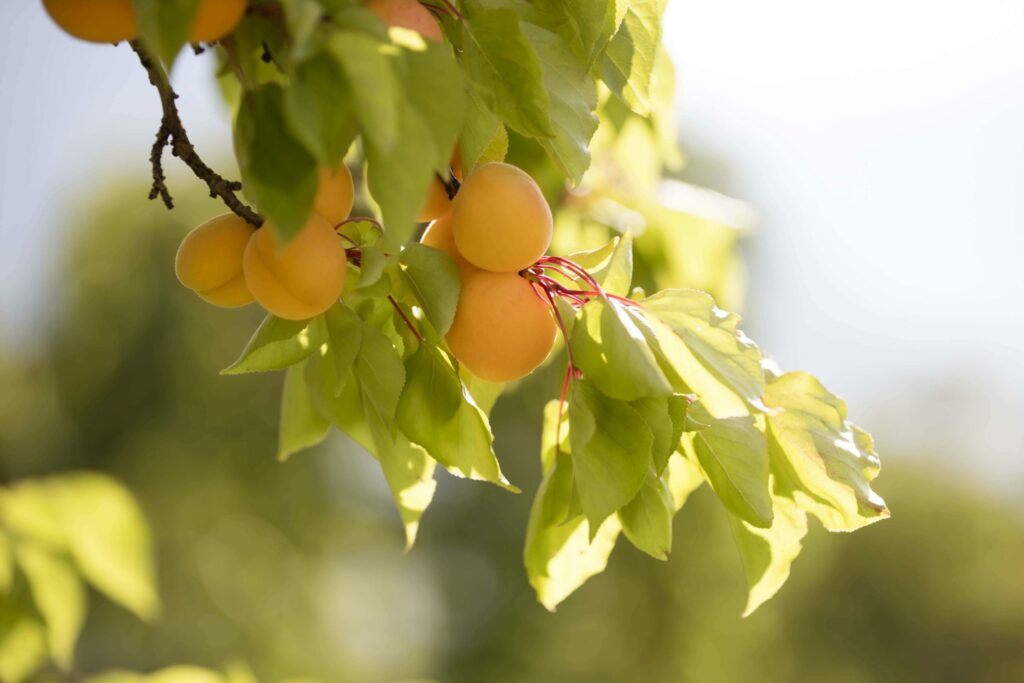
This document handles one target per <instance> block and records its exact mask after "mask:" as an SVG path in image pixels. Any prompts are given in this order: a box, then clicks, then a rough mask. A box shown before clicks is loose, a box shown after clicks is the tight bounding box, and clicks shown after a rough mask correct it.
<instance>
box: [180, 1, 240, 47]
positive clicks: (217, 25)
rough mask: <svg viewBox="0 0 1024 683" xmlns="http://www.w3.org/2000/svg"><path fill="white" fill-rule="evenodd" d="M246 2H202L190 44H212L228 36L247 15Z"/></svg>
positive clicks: (190, 35)
mask: <svg viewBox="0 0 1024 683" xmlns="http://www.w3.org/2000/svg"><path fill="white" fill-rule="evenodd" d="M245 4H246V0H200V2H199V7H198V9H197V10H196V19H195V21H194V22H193V24H192V30H191V31H189V34H188V40H189V42H190V43H212V42H213V41H215V40H220V39H221V38H223V37H224V36H226V35H228V34H229V33H231V32H232V31H234V30H235V28H236V27H237V26H238V23H239V22H240V21H242V17H243V16H244V15H245Z"/></svg>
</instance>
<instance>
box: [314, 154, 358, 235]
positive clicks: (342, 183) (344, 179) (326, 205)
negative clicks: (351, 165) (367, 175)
mask: <svg viewBox="0 0 1024 683" xmlns="http://www.w3.org/2000/svg"><path fill="white" fill-rule="evenodd" d="M317 177H318V179H319V180H318V184H317V191H316V199H315V200H314V201H313V212H314V213H316V214H317V215H318V216H320V217H321V218H323V219H324V220H325V221H327V222H328V223H330V224H331V225H337V224H338V223H341V222H342V221H343V220H345V219H346V218H348V215H349V213H350V212H351V211H352V203H353V202H354V201H355V193H356V191H355V186H353V184H352V173H351V172H350V171H349V170H348V166H346V165H345V164H342V165H341V166H339V167H338V169H337V170H336V171H332V170H331V169H329V168H326V167H321V168H320V171H319V174H318V176H317Z"/></svg>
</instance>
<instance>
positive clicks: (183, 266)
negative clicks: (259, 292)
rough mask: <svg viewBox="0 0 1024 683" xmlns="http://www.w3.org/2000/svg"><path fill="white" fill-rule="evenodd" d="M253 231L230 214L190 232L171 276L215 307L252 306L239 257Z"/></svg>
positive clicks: (181, 247)
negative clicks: (173, 275) (173, 274)
mask: <svg viewBox="0 0 1024 683" xmlns="http://www.w3.org/2000/svg"><path fill="white" fill-rule="evenodd" d="M255 231H256V229H255V228H254V227H253V226H251V225H249V224H248V223H246V222H245V221H244V220H242V219H241V218H239V217H238V216H236V215H234V214H232V213H229V214H225V215H223V216H217V217H216V218H213V219H211V220H209V221H207V222H205V223H203V224H202V225H200V226H199V227H197V228H196V229H194V230H193V231H192V232H190V233H189V234H188V235H187V236H186V237H185V239H184V240H182V242H181V246H179V247H178V254H177V256H176V257H175V259H174V272H175V274H176V275H177V276H178V280H179V281H181V284H183V285H185V286H186V287H188V288H189V289H191V290H193V291H194V292H195V293H196V294H198V295H199V296H200V297H202V298H203V299H204V300H206V301H208V302H209V303H211V304H213V305H215V306H221V307H224V308H236V307H238V306H244V305H246V304H248V303H252V301H253V296H252V293H251V292H250V291H249V288H248V287H247V286H246V284H245V278H244V277H243V275H242V254H243V253H244V252H245V247H246V245H247V244H248V243H249V238H250V237H252V235H253V233H254V232H255Z"/></svg>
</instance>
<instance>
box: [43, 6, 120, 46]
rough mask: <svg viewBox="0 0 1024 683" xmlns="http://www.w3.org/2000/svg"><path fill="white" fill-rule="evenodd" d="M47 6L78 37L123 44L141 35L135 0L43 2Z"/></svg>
mask: <svg viewBox="0 0 1024 683" xmlns="http://www.w3.org/2000/svg"><path fill="white" fill-rule="evenodd" d="M43 6H44V7H45V8H46V12H47V13H48V14H49V15H50V18H51V19H53V21H54V22H56V24H57V25H58V26H60V27H61V28H62V29H64V30H65V31H67V32H68V33H70V34H71V35H73V36H74V37H75V38H81V39H82V40H88V41H90V42H93V43H119V42H121V41H122V40H133V39H134V38H136V37H137V36H138V35H139V29H138V25H137V24H136V23H135V8H134V6H133V4H132V0H43Z"/></svg>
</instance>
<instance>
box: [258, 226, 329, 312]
mask: <svg viewBox="0 0 1024 683" xmlns="http://www.w3.org/2000/svg"><path fill="white" fill-rule="evenodd" d="M346 260H347V259H346V256H345V249H344V248H343V247H342V244H341V241H340V239H339V238H338V234H337V233H336V232H334V228H332V227H331V224H330V223H328V222H327V221H325V220H324V219H323V218H321V217H320V216H317V215H315V214H314V215H313V216H311V217H310V218H309V220H308V221H306V225H304V226H303V227H302V229H301V230H300V231H299V232H298V234H296V235H295V236H294V237H292V239H291V240H290V241H289V242H288V243H287V244H285V245H284V246H283V247H281V246H280V245H279V243H278V239H277V236H276V235H275V234H274V230H273V228H272V227H271V226H269V225H264V226H263V227H262V228H260V229H259V230H257V231H256V233H255V234H253V236H252V238H251V239H250V240H249V244H248V245H247V246H246V248H245V254H244V256H243V258H242V269H243V272H244V273H245V281H246V283H247V284H248V285H249V290H250V291H251V292H252V294H253V296H254V297H256V301H257V302H259V304H260V305H261V306H263V308H265V309H267V310H268V311H270V312H271V313H273V314H274V315H276V316H277V317H279V318H286V319H288V320H306V319H308V318H312V317H314V316H317V315H319V314H321V313H323V312H324V311H326V310H327V309H328V308H330V307H331V306H332V305H334V302H336V301H337V300H338V297H339V296H341V291H342V289H344V287H345V276H346V274H347V272H348V271H347V263H346Z"/></svg>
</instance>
